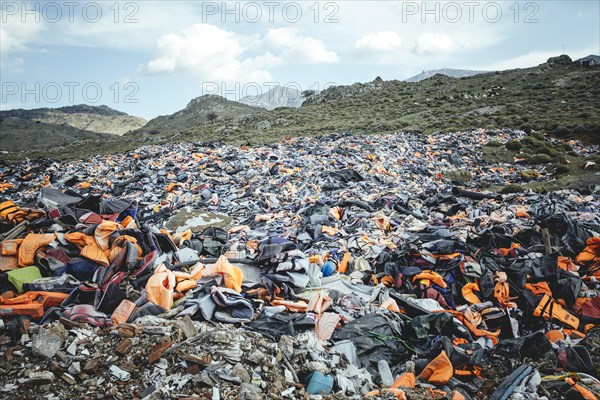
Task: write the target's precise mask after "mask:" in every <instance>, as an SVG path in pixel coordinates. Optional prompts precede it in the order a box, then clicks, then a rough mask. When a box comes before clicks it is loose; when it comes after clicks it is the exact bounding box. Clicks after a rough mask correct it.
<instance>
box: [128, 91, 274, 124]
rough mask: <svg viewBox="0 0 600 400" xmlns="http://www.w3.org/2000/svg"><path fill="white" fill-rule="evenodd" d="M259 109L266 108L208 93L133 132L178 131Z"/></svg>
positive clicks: (241, 115) (237, 116) (242, 115)
mask: <svg viewBox="0 0 600 400" xmlns="http://www.w3.org/2000/svg"><path fill="white" fill-rule="evenodd" d="M257 111H264V110H263V109H262V108H258V107H252V106H248V105H246V104H241V103H238V102H235V101H231V100H227V99H226V98H224V97H221V96H217V95H210V94H207V95H204V96H200V97H196V98H195V99H192V100H191V101H190V102H189V103H188V105H187V106H186V107H185V108H184V109H183V110H180V111H177V112H176V113H174V114H171V115H161V116H159V117H156V118H154V119H151V120H150V121H148V123H147V124H146V125H145V126H144V127H142V128H141V129H138V130H137V131H136V132H132V134H134V133H140V132H142V133H150V134H159V133H160V134H170V133H178V132H181V131H184V130H186V129H190V128H196V127H198V126H203V125H209V124H213V123H215V124H216V123H219V122H220V121H222V120H224V119H228V118H234V117H236V118H243V117H244V116H246V115H250V114H252V113H254V112H257Z"/></svg>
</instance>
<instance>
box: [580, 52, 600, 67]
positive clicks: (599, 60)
mask: <svg viewBox="0 0 600 400" xmlns="http://www.w3.org/2000/svg"><path fill="white" fill-rule="evenodd" d="M577 62H578V63H580V64H583V63H586V62H587V63H590V62H593V64H594V65H595V66H598V65H600V56H597V55H594V54H590V55H589V56H587V57H582V58H580V59H579V60H577Z"/></svg>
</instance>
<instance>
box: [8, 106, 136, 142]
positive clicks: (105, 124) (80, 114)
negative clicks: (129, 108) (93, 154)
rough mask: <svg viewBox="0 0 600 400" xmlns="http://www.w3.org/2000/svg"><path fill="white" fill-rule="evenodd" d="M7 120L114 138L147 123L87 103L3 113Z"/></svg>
mask: <svg viewBox="0 0 600 400" xmlns="http://www.w3.org/2000/svg"><path fill="white" fill-rule="evenodd" d="M6 118H18V119H20V120H23V121H29V122H35V123H44V124H48V125H57V126H63V125H67V126H70V127H72V128H75V129H80V130H84V131H90V132H98V133H110V134H113V135H123V134H124V133H126V132H128V131H131V130H135V129H138V128H140V127H142V126H144V125H145V124H146V120H145V119H144V118H140V117H136V116H133V115H129V114H127V113H124V112H122V111H118V110H114V109H112V108H110V107H108V106H88V105H86V104H79V105H74V106H68V107H60V108H36V109H33V110H23V109H16V110H6V111H0V119H6ZM16 126H19V125H18V124H17V125H16Z"/></svg>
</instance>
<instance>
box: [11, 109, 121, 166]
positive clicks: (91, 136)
mask: <svg viewBox="0 0 600 400" xmlns="http://www.w3.org/2000/svg"><path fill="white" fill-rule="evenodd" d="M117 138H118V136H115V135H111V134H109V133H99V132H92V131H87V130H83V129H78V128H74V127H72V126H70V125H68V124H62V125H58V124H51V123H46V122H41V121H39V120H30V119H26V118H18V117H5V116H3V117H2V118H0V152H1V153H2V154H0V155H1V156H8V157H9V158H13V159H21V158H25V157H28V156H30V155H31V154H32V153H33V154H37V155H40V156H41V155H44V154H47V153H48V152H51V153H53V154H63V153H65V152H68V151H71V149H79V148H84V147H85V146H83V145H84V144H93V143H97V144H98V145H99V144H100V143H102V145H105V146H106V145H107V144H108V143H114V141H115V139H117ZM67 149H68V150H67ZM3 158H4V157H3Z"/></svg>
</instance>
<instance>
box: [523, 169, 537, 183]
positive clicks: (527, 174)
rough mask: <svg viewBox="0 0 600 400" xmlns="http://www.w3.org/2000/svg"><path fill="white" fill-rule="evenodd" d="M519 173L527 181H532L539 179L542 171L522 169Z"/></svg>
mask: <svg viewBox="0 0 600 400" xmlns="http://www.w3.org/2000/svg"><path fill="white" fill-rule="evenodd" d="M519 175H520V176H521V178H523V179H525V180H526V181H530V180H532V179H537V178H539V177H540V173H539V172H537V171H531V170H528V171H521V172H519Z"/></svg>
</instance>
